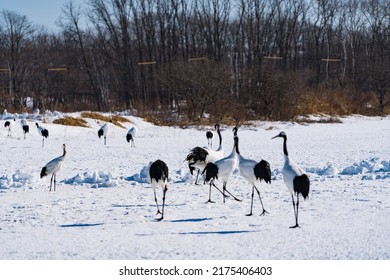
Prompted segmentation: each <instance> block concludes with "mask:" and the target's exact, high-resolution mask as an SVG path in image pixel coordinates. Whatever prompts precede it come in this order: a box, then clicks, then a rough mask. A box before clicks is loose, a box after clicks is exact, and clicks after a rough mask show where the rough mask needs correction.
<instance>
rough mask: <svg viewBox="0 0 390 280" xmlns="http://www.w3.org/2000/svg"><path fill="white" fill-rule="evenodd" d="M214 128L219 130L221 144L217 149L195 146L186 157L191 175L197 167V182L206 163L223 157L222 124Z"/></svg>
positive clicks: (196, 182)
mask: <svg viewBox="0 0 390 280" xmlns="http://www.w3.org/2000/svg"><path fill="white" fill-rule="evenodd" d="M214 128H215V129H216V130H217V133H218V137H219V146H218V149H217V150H213V149H211V148H210V147H203V148H201V147H195V148H193V149H192V150H191V151H190V152H189V154H188V155H187V157H186V161H187V162H188V167H189V169H190V172H191V175H193V173H194V170H195V169H197V170H198V173H197V175H196V180H195V184H196V185H197V184H198V178H199V173H200V170H204V168H205V167H206V164H207V163H209V162H215V161H217V160H219V159H221V158H223V145H222V135H221V131H220V125H219V124H216V125H215V126H214Z"/></svg>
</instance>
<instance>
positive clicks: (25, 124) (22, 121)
mask: <svg viewBox="0 0 390 280" xmlns="http://www.w3.org/2000/svg"><path fill="white" fill-rule="evenodd" d="M20 124H21V126H22V128H23V134H24V139H26V134H27V133H29V132H30V127H29V125H28V124H27V121H26V119H22V120H21V121H20Z"/></svg>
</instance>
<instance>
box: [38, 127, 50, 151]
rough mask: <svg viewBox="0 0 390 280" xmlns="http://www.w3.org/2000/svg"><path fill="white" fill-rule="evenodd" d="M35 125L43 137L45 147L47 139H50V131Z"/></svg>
mask: <svg viewBox="0 0 390 280" xmlns="http://www.w3.org/2000/svg"><path fill="white" fill-rule="evenodd" d="M35 125H36V127H37V129H38V132H39V134H40V135H41V136H42V147H43V146H45V138H47V137H49V131H48V130H47V129H46V128H44V127H42V126H40V125H39V124H38V123H35Z"/></svg>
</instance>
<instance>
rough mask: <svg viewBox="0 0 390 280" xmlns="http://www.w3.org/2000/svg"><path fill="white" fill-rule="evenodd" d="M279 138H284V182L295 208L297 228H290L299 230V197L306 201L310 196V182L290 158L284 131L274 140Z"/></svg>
mask: <svg viewBox="0 0 390 280" xmlns="http://www.w3.org/2000/svg"><path fill="white" fill-rule="evenodd" d="M277 137H281V138H283V152H284V166H283V170H282V175H283V181H284V183H285V184H286V186H287V189H288V190H289V191H290V194H291V199H292V203H293V208H294V215H295V226H291V227H290V228H297V227H299V224H298V209H299V196H300V195H302V196H303V199H306V198H307V197H308V196H309V191H310V180H309V177H308V176H307V175H306V174H305V172H304V171H303V169H302V168H300V167H299V166H298V165H297V164H296V163H295V162H294V161H292V160H291V159H290V158H289V156H288V151H287V135H286V133H285V132H284V131H282V132H280V133H279V134H278V135H276V136H275V137H273V138H272V139H274V138H277ZM294 196H295V197H296V203H295V199H294Z"/></svg>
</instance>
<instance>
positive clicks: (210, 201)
mask: <svg viewBox="0 0 390 280" xmlns="http://www.w3.org/2000/svg"><path fill="white" fill-rule="evenodd" d="M211 186H214V187H215V188H216V189H217V190H219V191H221V190H220V189H218V188H217V186H216V185H214V182H213V180H211V181H210V189H209V200H208V201H207V202H209V203H215V201H212V200H211Z"/></svg>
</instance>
